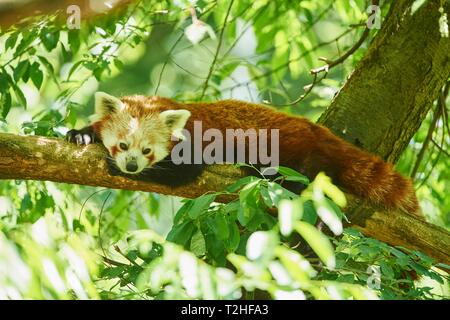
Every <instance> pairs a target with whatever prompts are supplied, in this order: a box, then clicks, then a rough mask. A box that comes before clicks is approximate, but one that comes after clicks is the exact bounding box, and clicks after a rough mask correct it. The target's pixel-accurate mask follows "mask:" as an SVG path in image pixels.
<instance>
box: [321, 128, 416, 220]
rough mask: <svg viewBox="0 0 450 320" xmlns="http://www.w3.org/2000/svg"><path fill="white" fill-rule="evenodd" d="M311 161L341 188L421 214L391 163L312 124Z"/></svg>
mask: <svg viewBox="0 0 450 320" xmlns="http://www.w3.org/2000/svg"><path fill="white" fill-rule="evenodd" d="M313 130H314V131H315V137H316V144H315V145H316V150H315V151H316V152H315V154H316V155H315V157H314V161H313V162H314V163H316V166H318V167H325V172H326V173H327V174H328V175H330V176H331V177H332V178H333V181H334V182H335V183H336V184H337V185H338V186H339V187H341V188H342V189H343V190H344V191H346V192H348V193H350V194H353V195H355V196H357V197H358V198H361V199H363V200H367V201H368V202H369V203H370V204H371V205H372V206H374V207H376V208H379V209H388V210H396V209H399V210H403V211H405V212H408V213H412V214H416V215H418V216H422V214H421V212H420V207H419V203H418V201H417V198H416V194H415V192H414V187H413V184H412V181H411V180H410V179H408V178H405V177H402V176H401V175H400V174H399V173H397V172H395V171H394V169H393V166H392V164H389V163H386V162H384V161H383V160H382V159H381V158H380V157H378V156H375V155H373V154H370V153H368V152H365V151H363V150H361V149H359V148H357V147H355V146H354V145H352V144H350V143H348V142H346V141H345V140H343V139H341V138H339V137H337V136H335V135H334V134H332V133H331V131H329V130H328V129H327V128H324V127H321V126H315V127H314V128H313Z"/></svg>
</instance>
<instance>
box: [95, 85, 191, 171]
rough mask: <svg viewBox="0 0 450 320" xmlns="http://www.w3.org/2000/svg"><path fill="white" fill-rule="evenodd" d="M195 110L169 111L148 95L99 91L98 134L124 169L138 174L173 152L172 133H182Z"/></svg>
mask: <svg viewBox="0 0 450 320" xmlns="http://www.w3.org/2000/svg"><path fill="white" fill-rule="evenodd" d="M190 115H191V113H190V112H189V111H188V110H184V109H181V110H166V111H161V110H160V108H158V107H155V106H154V105H152V103H151V100H149V99H147V98H145V97H139V96H138V97H136V99H127V98H123V99H122V100H120V99H118V98H116V97H113V96H111V95H108V94H106V93H103V92H97V93H96V94H95V118H96V119H95V120H96V123H97V128H98V130H97V131H98V134H99V136H100V138H101V140H102V142H103V145H104V146H105V147H106V148H107V149H108V151H109V154H110V156H111V159H112V160H114V161H115V164H116V166H117V167H118V168H119V170H120V171H122V172H124V173H128V174H138V173H140V172H142V171H143V170H145V169H147V168H151V166H152V165H154V164H155V163H157V162H159V161H161V160H163V159H164V158H166V157H167V156H168V155H169V153H170V148H171V136H178V137H179V136H180V132H181V130H182V129H183V128H184V126H185V124H186V121H187V120H188V118H189V117H190Z"/></svg>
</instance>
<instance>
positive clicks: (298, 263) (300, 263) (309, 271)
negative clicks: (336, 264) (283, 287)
mask: <svg viewBox="0 0 450 320" xmlns="http://www.w3.org/2000/svg"><path fill="white" fill-rule="evenodd" d="M276 255H277V256H278V258H279V259H280V261H281V263H282V264H283V266H284V267H285V268H286V270H287V271H288V272H289V274H290V276H291V277H292V278H293V279H295V280H297V281H298V282H300V283H304V282H305V281H308V280H309V278H310V277H314V276H315V275H316V274H317V272H316V270H314V268H313V267H312V266H311V264H310V263H309V261H308V260H306V259H305V258H304V257H303V256H302V255H301V254H300V253H298V252H296V251H293V250H289V249H287V248H285V247H282V246H280V247H278V248H277V249H276Z"/></svg>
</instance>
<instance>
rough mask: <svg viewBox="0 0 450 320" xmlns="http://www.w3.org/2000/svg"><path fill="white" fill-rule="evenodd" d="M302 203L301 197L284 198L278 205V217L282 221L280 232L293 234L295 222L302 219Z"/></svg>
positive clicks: (286, 234)
mask: <svg viewBox="0 0 450 320" xmlns="http://www.w3.org/2000/svg"><path fill="white" fill-rule="evenodd" d="M302 209H303V207H302V204H301V202H300V200H299V199H295V200H288V199H283V200H281V201H280V204H279V206H278V217H279V223H280V233H281V234H282V235H283V236H288V235H290V234H291V232H292V230H293V227H294V222H295V221H297V220H299V219H301V216H302Z"/></svg>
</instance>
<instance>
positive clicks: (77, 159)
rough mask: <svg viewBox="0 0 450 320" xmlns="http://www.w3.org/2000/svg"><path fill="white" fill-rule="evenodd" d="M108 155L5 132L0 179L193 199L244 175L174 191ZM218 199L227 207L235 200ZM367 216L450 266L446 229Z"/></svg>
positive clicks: (371, 226) (363, 214)
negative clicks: (113, 163)
mask: <svg viewBox="0 0 450 320" xmlns="http://www.w3.org/2000/svg"><path fill="white" fill-rule="evenodd" d="M106 155H107V151H106V149H105V148H104V147H102V146H101V145H95V144H93V145H88V146H77V145H74V144H72V143H68V142H65V141H64V140H62V139H56V138H47V137H38V136H17V135H12V134H7V133H0V179H28V180H46V181H54V182H63V183H76V184H82V185H90V186H101V187H107V188H115V189H128V190H141V191H149V192H158V193H164V194H170V195H176V196H181V197H188V198H192V197H197V196H200V195H202V194H204V193H206V192H210V191H222V190H224V189H225V188H226V187H227V186H228V185H230V184H232V183H233V182H235V181H236V180H237V179H239V178H240V177H243V176H244V172H243V171H241V170H239V169H237V168H235V167H233V166H230V165H213V166H209V167H208V168H207V169H206V170H205V172H204V173H203V174H202V175H201V176H200V177H199V178H198V179H197V180H196V181H194V182H192V183H190V184H188V185H185V186H182V187H177V188H170V187H167V186H163V185H159V184H153V183H147V182H139V181H134V180H129V179H126V178H123V177H119V176H111V175H109V173H108V170H107V165H106V161H105V157H106ZM218 200H219V201H224V202H225V201H229V200H230V198H224V197H222V198H219V199H218ZM367 212H370V211H368V210H362V209H361V208H360V211H359V212H358V215H356V217H355V219H352V221H351V223H352V224H351V225H353V226H356V227H358V228H360V229H361V230H362V231H363V233H365V234H366V235H369V236H372V237H374V238H377V239H379V240H381V241H384V242H387V243H389V244H391V245H401V246H404V247H406V248H409V249H415V250H419V251H421V252H424V253H426V254H427V255H429V256H430V257H432V258H435V259H436V260H437V261H439V262H443V263H447V264H450V252H449V249H448V248H450V233H449V232H447V231H446V230H444V229H442V228H439V227H437V226H433V225H431V224H428V223H426V222H424V221H421V220H419V219H417V218H415V217H414V216H410V215H408V214H405V213H401V212H391V213H389V214H385V213H379V212H376V213H375V214H373V215H372V216H369V215H368V214H367Z"/></svg>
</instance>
